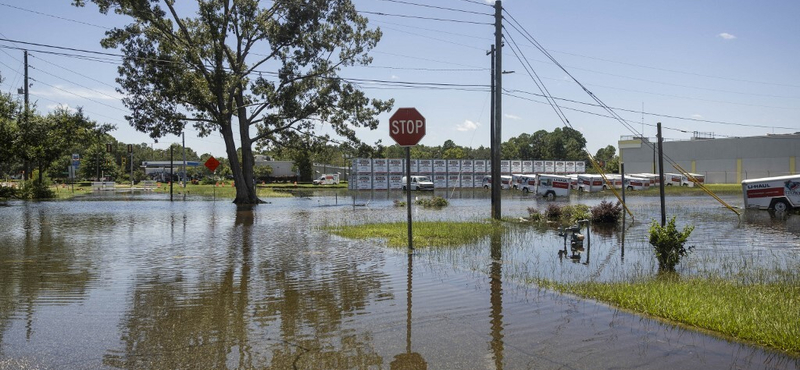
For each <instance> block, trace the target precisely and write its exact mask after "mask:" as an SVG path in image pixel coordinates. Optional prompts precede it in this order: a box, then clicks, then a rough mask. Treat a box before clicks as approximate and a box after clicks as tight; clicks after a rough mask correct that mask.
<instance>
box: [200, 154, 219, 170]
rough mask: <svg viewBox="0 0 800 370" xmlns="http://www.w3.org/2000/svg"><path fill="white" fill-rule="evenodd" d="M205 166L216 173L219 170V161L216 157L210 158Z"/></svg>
mask: <svg viewBox="0 0 800 370" xmlns="http://www.w3.org/2000/svg"><path fill="white" fill-rule="evenodd" d="M204 165H205V166H206V167H207V168H208V169H209V170H211V172H214V171H216V170H217V167H219V161H218V160H217V159H216V158H214V157H208V159H207V160H206V163H205V164H204Z"/></svg>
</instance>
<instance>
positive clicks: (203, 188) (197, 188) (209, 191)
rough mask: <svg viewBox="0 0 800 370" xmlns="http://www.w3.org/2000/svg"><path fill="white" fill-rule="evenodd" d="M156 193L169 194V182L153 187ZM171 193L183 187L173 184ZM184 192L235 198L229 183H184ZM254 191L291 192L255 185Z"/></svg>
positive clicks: (273, 194) (262, 193)
mask: <svg viewBox="0 0 800 370" xmlns="http://www.w3.org/2000/svg"><path fill="white" fill-rule="evenodd" d="M153 191H154V192H156V193H166V194H169V184H161V186H160V187H157V188H155V189H153ZM172 191H173V194H183V192H184V188H182V187H181V186H180V185H178V184H177V183H176V184H174V185H173V189H172ZM185 191H186V194H187V195H190V196H191V195H201V196H208V197H210V196H214V195H216V196H217V197H219V198H231V199H233V198H235V197H236V188H235V187H233V186H231V184H227V185H222V186H217V187H216V189H215V188H214V185H193V184H186V189H185ZM256 193H257V194H258V196H259V198H288V197H291V196H292V194H291V193H286V192H280V191H275V189H272V188H267V187H262V186H257V187H256Z"/></svg>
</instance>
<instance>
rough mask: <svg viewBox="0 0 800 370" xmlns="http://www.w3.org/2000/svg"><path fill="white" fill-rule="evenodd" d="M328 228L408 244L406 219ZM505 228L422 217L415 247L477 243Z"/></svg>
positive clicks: (416, 229)
mask: <svg viewBox="0 0 800 370" xmlns="http://www.w3.org/2000/svg"><path fill="white" fill-rule="evenodd" d="M326 229H327V230H328V231H330V232H331V233H333V234H336V235H339V236H342V237H345V238H351V239H370V238H383V239H387V240H388V245H389V246H390V247H405V246H407V245H408V226H407V224H406V223H405V222H391V223H375V224H364V225H344V226H331V227H327V228H326ZM503 229H504V226H503V225H502V224H501V223H498V222H491V223H488V222H450V221H421V222H414V223H413V229H412V234H413V238H414V246H415V247H444V246H456V245H464V244H469V243H473V242H475V241H478V240H480V239H481V238H484V237H486V236H488V235H490V234H491V233H492V232H497V231H502V230H503Z"/></svg>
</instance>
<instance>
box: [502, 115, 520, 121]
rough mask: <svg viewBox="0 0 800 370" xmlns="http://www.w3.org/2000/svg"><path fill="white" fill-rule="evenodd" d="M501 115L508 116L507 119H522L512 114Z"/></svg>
mask: <svg viewBox="0 0 800 370" xmlns="http://www.w3.org/2000/svg"><path fill="white" fill-rule="evenodd" d="M503 117H505V118H508V119H513V120H516V121H519V120H521V119H522V117H520V116H515V115H513V114H504V115H503Z"/></svg>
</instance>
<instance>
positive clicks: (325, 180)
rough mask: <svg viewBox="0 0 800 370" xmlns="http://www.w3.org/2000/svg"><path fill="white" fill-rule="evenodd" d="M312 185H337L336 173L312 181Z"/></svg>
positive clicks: (337, 177) (337, 176)
mask: <svg viewBox="0 0 800 370" xmlns="http://www.w3.org/2000/svg"><path fill="white" fill-rule="evenodd" d="M312 182H313V183H314V185H336V184H338V183H339V174H338V173H327V174H324V175H322V176H320V177H319V178H318V179H315V180H314V181H312Z"/></svg>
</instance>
